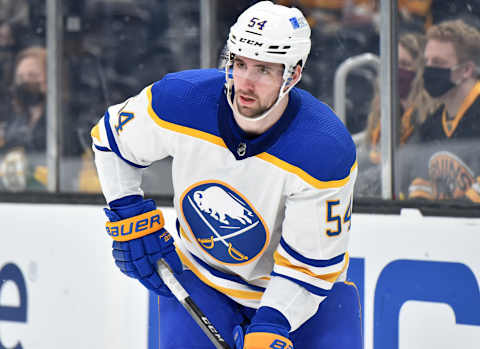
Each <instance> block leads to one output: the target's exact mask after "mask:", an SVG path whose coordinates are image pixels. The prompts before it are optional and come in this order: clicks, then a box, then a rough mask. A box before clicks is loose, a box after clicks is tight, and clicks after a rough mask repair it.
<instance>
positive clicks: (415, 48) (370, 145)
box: [357, 33, 435, 196]
mask: <svg viewBox="0 0 480 349" xmlns="http://www.w3.org/2000/svg"><path fill="white" fill-rule="evenodd" d="M424 47H425V38H424V36H423V35H420V34H414V33H407V34H404V35H402V36H401V37H400V39H399V42H398V93H399V101H400V105H399V108H400V112H399V115H401V121H400V124H401V128H400V144H401V145H404V144H406V143H414V142H415V140H416V139H418V129H419V125H421V124H422V123H423V122H425V120H426V118H427V115H428V113H429V112H431V111H433V110H434V109H435V108H434V101H433V100H432V98H431V97H430V96H429V95H428V94H427V93H426V92H425V90H424V88H423V77H422V73H423V50H424ZM380 93H381V91H380V89H379V88H378V87H377V93H376V95H375V97H374V99H373V100H372V107H371V108H372V110H371V112H370V114H369V116H368V120H367V130H366V142H365V145H364V146H363V147H362V148H361V150H360V154H361V155H360V161H359V162H360V163H361V167H360V174H359V179H358V186H357V193H358V194H359V195H361V196H379V195H380V190H381V188H380V180H379V178H380V175H381V173H380V172H381V168H380V160H381V158H380V128H381V125H380ZM362 160H363V161H362ZM408 183H409V182H407V183H405V184H404V185H402V189H401V192H400V193H399V195H401V196H403V192H404V191H406V189H407V188H408Z"/></svg>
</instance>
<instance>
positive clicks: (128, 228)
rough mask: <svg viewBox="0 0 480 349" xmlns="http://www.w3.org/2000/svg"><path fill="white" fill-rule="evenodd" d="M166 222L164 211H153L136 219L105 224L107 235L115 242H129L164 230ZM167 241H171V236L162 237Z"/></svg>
mask: <svg viewBox="0 0 480 349" xmlns="http://www.w3.org/2000/svg"><path fill="white" fill-rule="evenodd" d="M164 224H165V220H164V218H163V214H162V211H160V210H153V211H149V212H146V213H143V214H140V215H138V216H135V217H131V218H127V219H122V220H121V221H117V222H107V223H106V224H105V227H106V230H107V234H108V235H110V237H111V238H112V239H113V240H115V241H129V240H133V239H136V238H140V237H142V236H145V235H148V234H151V233H154V232H156V231H158V230H160V229H162V228H163V226H164ZM162 237H163V239H164V240H165V241H168V240H169V239H170V234H168V233H166V234H165V236H162Z"/></svg>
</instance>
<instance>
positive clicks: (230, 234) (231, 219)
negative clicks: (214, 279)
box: [180, 181, 269, 265]
mask: <svg viewBox="0 0 480 349" xmlns="http://www.w3.org/2000/svg"><path fill="white" fill-rule="evenodd" d="M180 203H181V206H182V213H183V217H184V219H185V221H186V222H187V223H188V226H189V228H190V232H191V233H192V235H193V236H194V238H195V240H196V242H197V243H198V245H199V246H200V247H201V248H202V250H203V251H204V252H205V253H207V254H209V255H210V256H211V257H213V258H214V259H216V260H217V261H218V262H220V263H224V264H235V265H239V264H244V263H249V262H251V261H253V260H254V259H256V258H257V257H258V256H259V255H260V254H261V253H262V252H263V251H264V249H265V248H266V246H267V242H268V239H269V233H268V229H267V226H266V225H265V223H264V221H263V219H262V218H261V217H260V215H259V214H258V213H257V211H256V210H255V208H254V207H253V206H252V205H251V204H250V203H249V202H248V201H247V199H245V198H244V197H243V196H242V195H241V194H240V193H238V192H237V191H236V190H235V189H234V188H232V187H230V186H229V185H228V184H226V183H222V182H219V181H205V182H200V183H197V184H194V185H193V186H191V187H190V188H188V189H187V190H186V191H185V192H184V193H183V195H182V197H181V198H180Z"/></svg>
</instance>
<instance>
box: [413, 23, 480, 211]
mask: <svg viewBox="0 0 480 349" xmlns="http://www.w3.org/2000/svg"><path fill="white" fill-rule="evenodd" d="M479 59H480V32H479V31H478V30H477V29H475V28H474V27H472V26H470V25H468V24H466V23H465V22H464V21H462V20H460V19H458V20H451V21H445V22H442V23H440V24H438V25H435V26H433V27H431V28H430V29H429V30H428V32H427V44H426V46H425V70H424V72H423V79H424V83H425V89H426V91H427V92H428V93H429V94H430V95H431V96H432V97H433V98H435V99H436V100H437V101H438V102H439V103H440V104H441V105H440V107H439V108H438V109H437V110H436V111H435V112H434V113H433V114H432V116H431V117H429V118H428V119H427V121H426V122H425V123H424V124H423V125H422V127H421V129H420V138H421V146H419V159H422V161H420V162H419V166H418V169H417V175H418V176H417V178H415V179H414V180H413V181H412V184H411V186H410V188H409V197H410V198H423V199H434V200H437V199H438V200H441V199H466V200H469V201H473V202H480V177H479V176H480V157H479V155H478V135H479V134H480V119H479V115H480V99H479V95H480V81H479V78H478V76H479V75H478V65H479Z"/></svg>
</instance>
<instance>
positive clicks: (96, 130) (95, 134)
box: [90, 124, 101, 142]
mask: <svg viewBox="0 0 480 349" xmlns="http://www.w3.org/2000/svg"><path fill="white" fill-rule="evenodd" d="M90 135H91V136H92V138H95V139H96V140H97V141H98V142H101V139H100V127H99V126H98V124H96V125H95V126H93V128H92V131H91V132H90Z"/></svg>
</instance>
